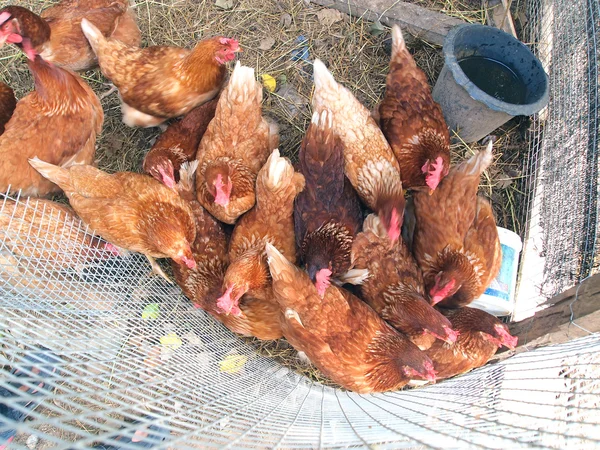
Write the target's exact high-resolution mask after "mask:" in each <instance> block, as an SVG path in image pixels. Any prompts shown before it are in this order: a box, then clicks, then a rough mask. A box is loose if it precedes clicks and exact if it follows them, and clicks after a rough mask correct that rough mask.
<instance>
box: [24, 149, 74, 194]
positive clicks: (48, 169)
mask: <svg viewBox="0 0 600 450" xmlns="http://www.w3.org/2000/svg"><path fill="white" fill-rule="evenodd" d="M29 164H31V166H32V167H33V168H34V169H35V170H37V171H38V172H39V173H40V175H42V176H43V177H44V178H47V179H48V180H50V181H52V182H53V183H54V184H56V185H58V186H59V187H60V188H61V189H62V190H63V191H65V192H68V191H73V190H74V188H73V185H72V184H71V176H70V175H69V171H68V170H67V169H64V168H62V167H60V166H55V165H54V164H50V163H47V162H44V161H42V160H41V159H39V158H38V157H37V156H36V157H35V158H30V159H29Z"/></svg>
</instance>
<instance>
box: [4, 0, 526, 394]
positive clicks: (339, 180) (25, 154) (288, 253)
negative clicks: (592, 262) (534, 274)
mask: <svg viewBox="0 0 600 450" xmlns="http://www.w3.org/2000/svg"><path fill="white" fill-rule="evenodd" d="M392 39H393V46H392V56H391V62H390V71H389V75H388V77H387V84H386V91H385V96H384V98H383V101H382V102H381V104H380V105H379V107H378V108H377V109H376V110H375V111H374V112H373V113H371V112H370V111H368V110H367V108H365V107H364V106H363V105H362V104H361V103H360V102H359V101H358V100H357V99H356V98H355V97H354V95H353V94H352V93H351V92H350V91H349V90H348V89H346V88H345V87H343V86H341V85H340V84H338V83H337V82H336V81H335V79H334V77H333V75H332V74H331V73H330V72H329V70H328V69H327V68H326V67H325V65H324V64H323V63H322V62H321V61H319V60H315V62H314V85H315V87H314V95H313V98H312V106H313V110H314V113H313V116H312V121H311V123H310V125H309V127H308V129H307V131H306V135H305V137H304V140H303V142H302V146H301V149H300V154H299V162H298V164H297V166H296V167H294V166H293V165H292V164H291V162H290V161H289V160H288V159H286V158H283V157H281V156H280V154H279V151H278V150H277V146H278V130H277V126H276V125H275V124H274V123H270V122H269V121H268V120H267V119H266V118H265V117H263V115H262V110H261V102H262V86H261V85H260V84H259V83H258V82H257V81H256V79H255V77H254V70H253V69H252V68H250V67H244V66H242V65H240V63H239V62H237V63H236V65H235V68H234V70H233V73H232V74H231V76H230V77H229V79H228V80H227V67H226V64H227V62H229V61H232V60H233V59H234V58H235V54H236V53H237V52H239V51H241V49H240V46H239V44H238V42H237V41H236V40H235V39H231V38H226V37H214V38H211V39H206V40H203V41H201V42H199V43H198V44H197V45H196V46H195V47H194V48H193V49H192V50H188V49H184V48H176V47H166V46H154V47H147V48H140V47H139V45H140V43H141V36H140V31H139V29H138V27H137V24H136V19H135V16H134V14H133V12H132V11H131V10H130V9H129V7H128V0H62V1H61V2H60V3H58V4H56V5H55V6H52V7H50V8H48V9H46V10H45V11H43V12H42V13H41V15H40V16H38V15H36V14H34V13H33V12H31V11H29V10H28V9H25V8H22V7H19V6H7V7H5V8H4V9H2V10H0V43H2V44H5V43H10V44H14V45H17V46H18V47H19V48H21V49H22V51H23V52H24V53H25V55H26V56H27V64H28V65H29V69H30V70H31V72H32V74H33V77H34V80H35V90H34V91H33V92H30V93H29V94H28V95H26V96H25V97H23V98H22V99H21V100H19V101H18V102H16V100H15V97H14V94H13V93H12V90H11V89H10V88H9V87H8V86H6V85H3V86H2V92H1V95H0V97H1V98H0V100H1V105H0V106H1V107H0V119H1V120H2V135H1V136H0V190H3V191H5V192H6V191H9V190H11V191H13V192H18V191H19V190H20V191H21V195H26V196H34V197H47V196H50V195H52V194H55V193H58V192H60V191H63V192H64V193H65V194H66V195H67V197H68V198H69V201H70V204H71V207H72V210H71V209H70V208H68V207H66V206H64V205H60V204H57V203H53V202H51V201H49V200H42V199H40V200H39V201H40V202H43V203H44V207H45V210H46V212H47V213H51V211H52V210H53V209H56V210H58V211H61V212H62V213H63V215H67V216H73V217H75V214H77V216H79V217H80V218H81V220H83V222H85V223H86V224H87V225H89V226H90V227H91V228H92V229H94V230H95V232H96V233H97V234H98V235H99V236H101V237H102V238H104V240H106V241H107V242H109V243H110V244H107V243H105V242H104V241H97V242H96V241H94V245H96V246H102V248H103V249H104V250H107V251H106V253H107V254H110V255H113V254H114V255H115V256H117V255H120V254H122V251H124V250H131V251H136V252H141V253H143V254H144V255H146V256H147V257H148V259H149V260H150V262H151V264H152V267H153V269H154V271H155V272H158V273H159V274H160V275H162V276H165V277H166V275H165V274H164V273H163V272H162V270H161V269H160V266H159V265H158V264H157V263H156V262H155V261H154V258H171V260H172V266H173V271H174V275H175V279H176V281H177V283H178V284H179V286H180V287H181V288H182V289H183V291H184V293H185V295H186V296H187V297H188V298H189V299H190V300H191V301H192V302H193V303H194V305H195V306H197V307H199V308H202V309H204V310H205V311H207V312H208V313H210V314H211V315H212V316H213V317H215V318H216V319H217V320H219V321H221V322H222V323H223V324H225V326H227V327H228V328H229V329H230V330H232V331H234V332H236V333H240V334H242V335H246V336H255V337H257V338H259V339H278V338H280V337H282V336H283V337H285V338H286V339H287V340H288V341H289V342H290V343H291V344H292V345H293V346H294V347H295V348H296V349H297V350H298V351H299V352H301V353H303V354H304V355H305V356H306V357H307V358H308V359H309V360H310V362H311V363H312V364H313V365H315V366H316V367H317V368H318V369H320V370H321V372H323V373H324V374H325V375H326V376H328V377H329V378H331V380H333V381H334V382H336V383H338V384H339V385H341V386H343V387H344V388H347V389H350V390H353V391H356V392H361V393H368V392H380V391H386V390H393V389H398V388H401V387H403V386H405V385H407V384H409V383H410V384H423V383H427V382H430V381H434V380H439V379H444V378H448V377H451V376H454V375H457V374H460V373H464V372H466V371H468V370H471V369H472V368H474V367H478V366H481V365H483V364H485V363H486V362H487V361H488V360H489V359H490V358H491V357H492V355H494V354H495V352H496V351H497V349H498V348H499V347H501V346H502V345H504V346H506V347H509V348H514V347H515V345H516V344H517V339H516V338H515V337H513V336H511V335H510V334H509V332H508V328H507V327H506V325H504V324H502V323H501V322H500V321H499V320H498V319H497V318H495V317H493V316H491V315H490V314H488V313H486V312H484V311H481V310H478V309H474V308H468V307H465V306H466V305H468V304H469V303H470V302H471V301H473V300H474V299H475V298H477V297H479V296H480V295H481V294H482V293H483V292H484V291H485V289H486V288H487V286H488V285H489V284H490V282H491V281H492V280H493V278H494V277H495V276H496V275H497V273H498V271H499V268H500V264H501V248H500V243H499V240H498V233H497V230H496V224H495V220H494V217H493V213H492V209H491V206H490V204H489V203H488V201H487V200H485V199H483V198H482V197H478V195H477V189H478V184H479V178H480V174H481V173H482V172H483V171H484V170H485V169H486V168H487V167H488V166H489V165H490V163H491V162H492V144H491V142H490V143H489V144H488V145H487V147H486V148H485V149H483V150H481V151H480V152H479V153H478V154H475V155H474V156H472V157H471V158H469V159H467V160H465V161H463V162H462V163H460V164H458V165H455V166H453V167H450V147H449V143H450V142H449V132H448V128H447V126H446V124H445V122H444V118H443V115H442V112H441V109H440V107H439V106H438V105H437V104H436V103H435V102H434V101H433V99H432V97H431V91H430V87H429V85H428V83H427V80H426V77H425V75H424V73H423V72H422V71H421V70H420V69H419V68H418V67H417V66H416V64H415V62H414V60H413V58H412V56H411V55H410V53H409V52H408V51H407V49H406V46H405V43H404V40H403V37H402V33H401V31H400V29H399V28H397V27H394V28H393V29H392ZM96 65H99V66H100V69H101V70H102V73H103V74H104V75H105V76H106V77H107V78H108V79H110V80H111V81H112V83H113V84H114V86H115V87H116V88H117V89H118V91H119V94H120V98H121V101H122V112H123V121H124V122H125V123H126V124H127V125H129V126H132V127H134V126H142V127H152V126H159V125H162V124H163V123H164V122H165V121H167V120H168V119H171V118H176V117H179V116H183V118H182V119H181V120H179V121H177V122H174V123H171V124H170V125H169V126H168V127H167V128H166V130H165V131H164V132H163V133H162V135H161V136H160V137H159V138H158V139H157V141H156V143H155V144H154V146H153V148H152V149H151V150H150V151H149V153H148V154H147V156H146V158H145V161H144V166H143V169H144V171H145V172H146V173H147V174H148V175H146V174H137V173H130V172H122V173H115V174H108V173H105V172H103V171H101V170H99V169H97V168H95V167H94V166H93V164H94V153H95V143H96V137H97V135H98V133H100V132H101V130H102V123H103V111H102V107H101V105H100V101H99V99H98V97H97V96H96V94H95V93H94V92H93V91H92V90H91V89H90V87H89V86H88V85H87V84H86V83H85V82H84V81H83V80H82V78H81V77H80V76H78V75H77V74H76V73H75V71H82V70H87V69H90V68H93V67H95V66H96ZM163 128H164V126H163ZM149 175H150V176H149ZM407 189H408V190H410V191H411V192H412V195H411V197H410V199H409V200H408V202H407V201H406V200H405V190H407ZM5 201H6V202H7V203H6V205H7V206H6V208H8V207H9V206H10V205H12V207H13V208H18V207H19V205H18V204H17V203H14V202H12V203H8V202H10V200H8V199H6V200H5ZM361 202H362V204H361ZM363 205H364V206H363ZM364 207H366V208H368V209H369V210H371V211H372V212H373V213H372V214H369V215H367V216H366V218H364V220H363V212H364V209H363V208H364ZM8 215H10V212H8ZM24 219H25V220H27V217H24ZM29 219H31V220H35V218H33V217H32V216H31V217H29ZM229 225H234V227H230V226H229ZM49 241H50V242H51V241H52V240H51V239H50V240H49ZM87 244H90V242H87ZM57 251H58V250H57ZM167 279H168V277H167ZM348 284H351V285H354V286H350V287H348V288H346V287H343V286H342V285H345V286H348Z"/></svg>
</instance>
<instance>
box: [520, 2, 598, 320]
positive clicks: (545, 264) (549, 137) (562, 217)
mask: <svg viewBox="0 0 600 450" xmlns="http://www.w3.org/2000/svg"><path fill="white" fill-rule="evenodd" d="M527 12H528V19H529V23H528V29H527V33H525V38H524V40H526V41H528V42H529V43H531V46H530V48H531V49H532V51H533V52H534V53H535V54H536V56H537V57H538V58H539V59H540V61H541V62H542V64H543V65H544V67H545V69H546V71H547V72H548V74H549V77H550V102H549V104H548V107H547V108H546V109H545V110H543V111H542V112H541V113H540V114H538V115H536V116H535V117H533V118H532V126H531V127H530V132H529V157H528V159H527V161H524V174H525V176H524V177H523V180H522V183H521V188H522V190H523V191H524V192H525V193H526V195H527V200H526V201H525V202H523V205H522V208H523V213H524V214H523V215H524V216H525V217H526V218H527V226H526V229H527V232H526V236H524V237H525V239H524V247H523V257H522V261H521V274H520V275H521V276H520V280H521V281H520V284H519V289H518V291H517V293H518V294H517V297H518V302H517V306H516V310H515V316H514V318H515V319H517V320H520V319H522V318H524V317H527V316H530V315H531V314H532V313H533V312H534V311H535V309H536V308H537V306H538V305H539V304H540V303H543V302H545V301H546V299H547V298H549V297H552V296H553V295H555V294H558V293H560V292H562V291H564V290H565V289H567V288H569V287H571V286H573V285H576V284H577V283H579V282H580V281H581V280H583V279H585V278H586V277H588V276H589V275H591V274H592V273H595V272H597V267H598V251H599V249H598V246H597V236H598V226H599V223H598V219H599V216H598V208H599V206H600V205H599V203H598V164H599V161H598V146H599V128H600V120H599V114H600V109H599V108H598V103H599V101H600V97H599V92H598V86H599V79H598V58H599V55H598V50H599V46H598V41H599V36H600V34H599V33H600V29H599V27H600V3H599V2H598V0H532V1H529V2H528V11H527Z"/></svg>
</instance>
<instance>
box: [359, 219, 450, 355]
mask: <svg viewBox="0 0 600 450" xmlns="http://www.w3.org/2000/svg"><path fill="white" fill-rule="evenodd" d="M352 261H353V263H354V266H355V268H357V269H359V268H360V269H366V270H368V271H369V277H368V278H367V280H365V282H364V283H363V284H362V285H361V286H360V293H361V297H362V299H363V300H364V301H365V302H366V303H367V304H368V305H369V306H371V308H373V309H374V310H375V312H376V313H377V314H379V315H380V316H381V318H382V319H384V320H385V321H386V322H387V323H389V324H390V325H391V326H393V327H394V328H395V329H396V330H398V331H400V332H402V333H404V334H405V335H406V336H408V338H409V339H410V340H411V341H412V342H413V344H415V345H416V346H417V347H419V348H420V349H421V350H425V349H427V348H429V347H431V345H432V344H433V342H434V341H435V340H436V339H441V340H442V341H446V342H449V343H452V342H454V341H456V336H457V333H456V332H455V331H454V330H452V326H451V325H450V322H449V321H448V319H446V318H445V317H444V316H442V315H441V314H440V313H439V312H437V311H436V310H435V309H434V308H433V307H432V306H431V305H430V304H429V303H428V302H427V300H426V299H425V298H426V294H425V289H424V287H423V277H422V275H421V270H420V269H419V267H418V266H417V262H416V261H415V259H414V258H413V256H412V255H411V253H410V250H409V248H408V246H407V245H406V244H405V243H404V241H403V240H402V239H400V240H399V241H398V242H396V243H394V244H392V243H391V242H390V240H389V238H388V236H387V233H386V232H385V227H384V226H383V224H382V223H381V220H380V219H379V217H377V216H376V215H374V214H371V215H369V216H368V217H367V218H366V219H365V223H364V226H363V232H362V233H359V234H358V236H356V239H355V241H354V246H353V248H352Z"/></svg>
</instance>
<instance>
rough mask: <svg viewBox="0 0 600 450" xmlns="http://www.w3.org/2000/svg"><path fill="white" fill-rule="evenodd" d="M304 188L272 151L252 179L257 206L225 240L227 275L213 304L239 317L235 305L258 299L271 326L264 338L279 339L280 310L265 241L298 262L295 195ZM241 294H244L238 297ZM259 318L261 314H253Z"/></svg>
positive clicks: (266, 320)
mask: <svg viewBox="0 0 600 450" xmlns="http://www.w3.org/2000/svg"><path fill="white" fill-rule="evenodd" d="M303 188H304V177H303V176H302V175H301V174H299V173H296V172H294V168H293V167H292V164H291V163H290V162H289V161H288V160H287V159H286V158H282V157H280V156H279V151H278V150H274V151H273V153H272V154H271V156H270V157H269V159H268V160H267V162H266V164H265V166H264V167H263V168H262V169H261V170H260V172H259V173H258V178H257V180H256V206H255V207H254V208H253V209H252V210H251V211H249V212H248V213H247V214H245V215H244V216H243V217H242V218H241V219H240V220H239V221H238V223H237V224H236V227H235V229H234V230H233V235H232V237H231V242H230V244H229V259H230V261H231V264H230V266H229V268H228V269H227V273H226V274H225V280H224V282H223V290H224V291H225V292H224V294H223V295H222V297H221V298H219V300H218V302H217V305H218V307H219V308H220V310H221V311H222V312H224V313H227V314H233V315H242V314H243V311H242V310H241V308H240V306H239V303H240V299H242V302H243V303H247V302H249V301H250V299H252V300H253V301H258V302H261V306H262V308H263V314H264V316H263V317H262V318H261V320H263V321H264V322H265V323H268V324H271V327H272V330H271V331H272V333H271V334H270V335H269V336H270V337H268V338H267V339H276V338H278V337H281V328H280V325H279V313H280V312H279V308H278V306H277V303H276V302H275V300H274V299H273V292H272V289H271V279H270V276H269V269H268V267H267V261H266V254H265V242H270V243H272V244H273V245H275V246H276V247H277V248H279V249H281V251H282V252H283V253H284V254H285V255H287V257H288V258H290V259H291V260H292V261H295V260H296V243H295V239H294V219H293V211H294V198H295V197H296V195H298V193H299V192H300V191H301V190H302V189H303ZM242 296H244V297H242ZM257 317H258V318H260V315H257Z"/></svg>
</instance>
